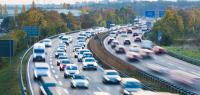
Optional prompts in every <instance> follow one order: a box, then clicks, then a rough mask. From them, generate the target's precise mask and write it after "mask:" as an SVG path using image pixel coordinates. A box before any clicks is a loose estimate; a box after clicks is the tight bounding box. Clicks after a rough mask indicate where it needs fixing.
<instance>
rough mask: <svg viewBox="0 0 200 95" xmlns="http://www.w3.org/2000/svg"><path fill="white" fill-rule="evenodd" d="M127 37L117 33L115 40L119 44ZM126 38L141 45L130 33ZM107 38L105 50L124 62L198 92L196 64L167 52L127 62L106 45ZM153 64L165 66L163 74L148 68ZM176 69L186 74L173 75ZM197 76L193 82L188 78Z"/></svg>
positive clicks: (199, 88)
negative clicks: (150, 57)
mask: <svg viewBox="0 0 200 95" xmlns="http://www.w3.org/2000/svg"><path fill="white" fill-rule="evenodd" d="M139 31H141V30H139V29H138V30H134V31H133V32H139ZM125 38H127V37H121V35H118V36H117V38H116V40H118V41H119V43H120V44H121V45H123V41H124V39H125ZM128 38H129V39H131V43H132V44H138V45H141V44H140V43H135V42H134V37H133V36H132V35H131V34H130V35H129V34H128ZM108 39H109V37H107V38H106V39H105V40H104V46H105V48H106V50H107V51H108V52H110V53H111V54H113V55H115V56H117V57H118V58H120V59H122V60H124V61H125V62H127V63H129V64H131V65H133V66H135V67H137V68H138V69H140V70H143V71H145V72H148V73H150V74H153V75H155V76H157V77H159V78H161V79H163V80H166V81H168V82H170V83H172V84H174V85H177V86H179V87H182V88H185V89H188V90H190V91H192V92H196V93H200V84H199V82H200V81H199V79H200V67H198V66H195V65H192V64H190V63H187V62H184V61H182V60H179V59H177V58H174V57H171V56H169V55H167V54H164V55H155V54H154V55H152V59H145V60H143V59H141V60H140V61H139V62H129V61H127V58H126V56H125V54H117V53H115V50H114V49H112V48H111V46H110V45H108V43H107V42H108ZM129 48H130V47H129V46H126V49H127V50H128V49H129ZM151 64H153V66H157V67H159V68H165V69H164V70H165V71H164V72H165V74H158V73H155V72H152V70H151V69H149V65H151ZM176 71H181V72H185V73H187V74H185V75H187V76H182V75H179V74H177V75H175V76H173V74H174V72H176ZM190 76H191V77H194V76H195V77H197V79H195V81H196V82H194V81H193V80H190V79H191V77H190ZM173 77H176V78H177V79H184V80H185V82H180V81H184V80H180V81H177V80H174V78H173ZM178 77H180V78H178ZM188 81H189V82H190V83H187V82H188Z"/></svg>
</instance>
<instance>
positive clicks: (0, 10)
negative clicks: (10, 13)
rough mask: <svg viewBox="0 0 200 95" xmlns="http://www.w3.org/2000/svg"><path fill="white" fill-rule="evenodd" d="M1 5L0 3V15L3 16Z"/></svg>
mask: <svg viewBox="0 0 200 95" xmlns="http://www.w3.org/2000/svg"><path fill="white" fill-rule="evenodd" d="M2 9H3V6H2V5H1V4H0V17H2V16H3V10H2Z"/></svg>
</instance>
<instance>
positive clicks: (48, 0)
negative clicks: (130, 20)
mask: <svg viewBox="0 0 200 95" xmlns="http://www.w3.org/2000/svg"><path fill="white" fill-rule="evenodd" d="M32 1H33V0H0V3H1V4H5V3H6V4H14V5H15V4H31V2H32ZM88 1H94V2H99V1H102V0H35V2H36V3H37V4H61V3H64V2H66V3H70V4H73V3H75V2H88ZM111 1H115V0H111ZM136 1H156V0H136ZM168 1H175V0H168Z"/></svg>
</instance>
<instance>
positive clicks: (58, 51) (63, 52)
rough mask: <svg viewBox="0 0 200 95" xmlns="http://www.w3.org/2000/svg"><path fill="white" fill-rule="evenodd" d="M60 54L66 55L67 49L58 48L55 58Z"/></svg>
mask: <svg viewBox="0 0 200 95" xmlns="http://www.w3.org/2000/svg"><path fill="white" fill-rule="evenodd" d="M60 55H66V53H65V50H64V49H61V48H58V49H57V50H56V52H55V58H58V57H59V56H60Z"/></svg>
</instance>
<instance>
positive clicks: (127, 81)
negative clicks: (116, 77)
mask: <svg viewBox="0 0 200 95" xmlns="http://www.w3.org/2000/svg"><path fill="white" fill-rule="evenodd" d="M120 84H121V91H120V93H121V95H132V94H131V93H132V92H137V91H140V90H142V84H141V82H140V81H139V80H137V79H135V78H122V80H121V83H120Z"/></svg>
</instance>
